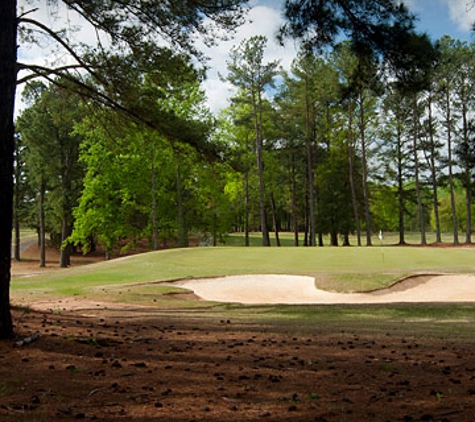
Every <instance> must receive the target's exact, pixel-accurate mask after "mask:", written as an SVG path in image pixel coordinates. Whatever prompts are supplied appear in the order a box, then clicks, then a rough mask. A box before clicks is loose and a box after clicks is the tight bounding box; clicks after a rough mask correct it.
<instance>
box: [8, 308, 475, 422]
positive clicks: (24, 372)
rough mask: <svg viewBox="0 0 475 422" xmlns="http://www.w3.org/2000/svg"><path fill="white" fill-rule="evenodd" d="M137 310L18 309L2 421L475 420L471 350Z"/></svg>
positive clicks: (440, 342) (462, 345) (463, 344)
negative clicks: (16, 335) (32, 338)
mask: <svg viewBox="0 0 475 422" xmlns="http://www.w3.org/2000/svg"><path fill="white" fill-rule="evenodd" d="M143 311H144V310H142V312H140V313H139V312H135V311H133V310H131V311H117V310H116V311H110V310H109V311H106V312H102V311H100V310H97V309H94V311H93V313H94V314H95V316H89V317H87V316H84V313H85V311H82V313H81V314H80V313H78V312H79V311H62V312H61V314H56V313H42V312H34V311H29V312H26V313H25V312H22V311H21V310H16V311H15V312H14V316H15V321H16V327H17V332H18V333H19V334H20V337H22V338H23V337H28V336H30V335H31V334H34V333H35V332H37V331H38V332H39V333H40V334H41V336H40V337H39V338H38V339H37V340H35V341H33V342H32V343H30V344H27V345H24V346H21V347H20V346H16V345H15V343H14V342H13V341H7V342H0V420H1V421H4V422H10V421H11V422H13V421H15V422H16V421H61V420H77V419H83V420H84V419H85V420H98V421H120V420H124V421H192V420H194V421H223V420H228V421H240V420H272V421H320V422H322V421H471V420H473V408H474V407H475V356H474V354H475V353H474V351H473V347H472V344H470V343H468V342H467V341H457V342H453V341H445V340H444V339H427V338H419V339H417V338H411V337H407V336H404V337H401V336H400V335H395V334H394V333H391V332H387V333H384V334H381V335H376V336H374V335H372V336H367V335H360V334H359V333H358V332H332V333H330V332H328V330H326V329H324V330H319V328H318V327H315V328H310V327H308V326H307V327H303V328H302V330H299V329H298V327H297V328H296V327H292V326H290V325H287V326H285V325H284V326H282V325H280V324H279V323H277V322H276V323H275V324H265V325H255V324H252V321H251V320H249V321H246V320H240V321H234V320H217V319H216V320H214V319H213V318H210V317H207V318H197V317H195V318H194V317H191V316H190V315H189V314H188V315H187V316H183V317H177V316H174V317H173V316H172V314H170V315H167V314H154V313H153V312H150V313H148V314H147V313H146V312H143ZM90 313H91V312H90Z"/></svg>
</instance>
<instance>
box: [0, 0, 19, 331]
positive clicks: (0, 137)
mask: <svg viewBox="0 0 475 422" xmlns="http://www.w3.org/2000/svg"><path fill="white" fill-rule="evenodd" d="M0 16H1V17H2V24H1V25H0V63H1V65H0V204H1V206H0V339H6V338H11V337H13V321H12V315H11V311H10V277H11V276H10V269H11V260H12V255H11V253H12V250H11V249H12V223H13V151H14V128H13V113H14V109H15V89H16V54H17V53H16V52H17V41H16V33H17V21H16V0H2V1H1V2H0Z"/></svg>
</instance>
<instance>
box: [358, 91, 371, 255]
mask: <svg viewBox="0 0 475 422" xmlns="http://www.w3.org/2000/svg"><path fill="white" fill-rule="evenodd" d="M364 113H365V108H364V96H363V94H360V116H359V117H360V118H359V126H360V139H361V166H362V182H363V202H364V218H365V225H366V246H371V245H372V241H371V213H370V206H369V187H368V159H367V153H366V136H365V127H366V124H365V114H364Z"/></svg>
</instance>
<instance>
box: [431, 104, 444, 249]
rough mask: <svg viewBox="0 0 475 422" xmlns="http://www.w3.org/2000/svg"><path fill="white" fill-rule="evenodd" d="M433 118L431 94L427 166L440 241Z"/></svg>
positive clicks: (437, 238) (436, 234)
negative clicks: (429, 173)
mask: <svg viewBox="0 0 475 422" xmlns="http://www.w3.org/2000/svg"><path fill="white" fill-rule="evenodd" d="M434 133H435V130H434V120H433V115H432V96H431V97H430V98H429V139H430V159H429V167H430V172H431V181H432V201H433V202H432V203H433V207H434V218H435V241H436V242H437V243H442V234H441V231H440V218H439V195H438V182H437V171H436V170H437V169H436V163H435V154H436V150H435V141H434Z"/></svg>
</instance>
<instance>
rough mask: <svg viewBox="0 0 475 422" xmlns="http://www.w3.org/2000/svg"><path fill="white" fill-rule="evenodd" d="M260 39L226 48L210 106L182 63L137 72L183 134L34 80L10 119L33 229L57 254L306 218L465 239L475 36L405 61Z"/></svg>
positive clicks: (318, 238)
mask: <svg viewBox="0 0 475 422" xmlns="http://www.w3.org/2000/svg"><path fill="white" fill-rule="evenodd" d="M424 41H427V40H424ZM266 42H267V40H266V39H265V38H264V37H260V36H259V37H253V38H250V39H248V40H246V41H244V42H243V43H242V44H241V45H239V46H236V47H235V49H233V50H232V52H231V54H230V57H229V61H228V70H229V73H228V76H227V79H228V80H229V81H231V82H232V83H233V84H234V85H235V86H236V87H237V94H236V95H235V96H234V97H233V98H232V99H231V105H230V106H229V107H228V108H227V109H226V110H223V112H222V113H221V115H220V116H218V118H217V119H216V118H214V117H213V116H211V114H210V113H209V111H208V110H206V107H205V106H204V102H205V97H204V94H203V92H202V91H201V90H200V85H199V77H198V75H197V74H195V73H194V72H193V71H192V70H191V69H190V68H187V67H186V66H185V67H183V70H182V73H181V74H178V73H175V74H174V75H173V76H172V75H171V74H170V75H169V77H168V78H167V83H168V86H167V89H166V90H165V89H164V88H163V87H162V86H160V85H159V84H157V82H156V79H155V77H154V75H153V74H152V73H149V74H147V77H146V78H145V79H142V80H141V81H140V82H139V83H137V84H136V85H135V87H134V90H133V94H131V96H132V97H141V101H143V102H145V103H146V104H147V110H148V111H147V112H148V113H150V114H153V110H154V109H155V110H156V113H157V114H160V113H164V112H167V113H173V115H174V116H176V117H177V118H179V119H184V120H180V121H181V122H183V121H186V122H187V125H184V124H183V123H182V124H180V125H177V127H176V128H174V129H173V130H174V133H177V134H180V133H182V134H181V135H179V136H182V139H183V141H176V139H175V140H173V141H172V140H171V139H170V138H169V137H167V136H166V134H164V133H163V131H161V130H157V129H156V128H153V127H150V126H147V125H146V124H140V123H137V122H134V121H129V120H126V119H125V120H124V119H123V118H121V114H117V112H116V111H114V110H110V109H109V108H108V107H104V106H103V107H99V106H98V105H97V103H94V102H91V101H88V100H87V99H85V98H84V97H81V96H80V95H71V94H69V93H68V92H69V91H68V90H67V86H66V85H67V83H66V82H64V85H65V86H62V83H61V82H59V83H58V81H56V83H54V84H43V83H36V82H35V83H31V84H29V85H28V86H27V89H26V90H25V91H24V98H25V101H26V102H27V103H28V104H29V107H28V108H27V109H26V110H25V111H24V112H23V113H22V115H21V116H20V117H19V119H18V122H17V129H18V132H17V133H18V134H17V141H18V142H17V150H16V172H15V175H16V182H17V183H16V185H15V186H16V202H15V204H16V206H15V217H16V219H15V221H16V227H19V226H20V224H22V225H28V226H29V227H33V228H35V229H37V230H38V233H39V240H40V244H41V245H43V246H44V244H45V238H46V234H47V233H48V234H49V238H50V239H51V241H52V242H53V243H54V244H56V246H58V247H61V251H62V254H61V260H60V264H61V266H67V265H68V260H69V254H70V252H71V250H72V248H74V247H77V246H78V245H79V246H81V247H82V248H83V249H85V250H89V249H90V248H94V247H95V246H96V245H97V244H99V245H101V246H102V247H103V248H104V250H105V251H106V253H107V254H108V256H109V255H110V253H111V251H112V250H114V249H116V248H117V247H118V246H119V245H120V246H121V247H122V248H123V250H125V249H127V248H130V247H133V246H134V245H135V244H136V242H137V241H139V240H143V239H148V242H149V244H150V247H151V248H153V249H158V248H160V247H167V246H169V245H175V246H186V245H188V244H189V236H190V235H193V236H194V237H196V236H198V237H200V236H209V237H210V238H212V239H213V241H214V242H217V241H218V240H219V239H220V238H223V236H225V235H226V234H227V233H229V232H231V231H242V232H244V233H245V239H246V240H245V242H246V244H249V233H250V232H251V231H262V232H263V244H264V245H270V235H269V233H270V232H274V235H275V237H276V243H277V244H279V232H281V231H291V232H294V234H295V236H294V244H295V245H296V246H297V245H299V242H301V240H300V237H299V233H304V240H303V244H304V245H307V246H314V245H323V237H324V236H326V235H329V238H330V242H331V244H332V245H338V244H339V243H340V242H341V243H342V244H344V245H348V244H349V243H350V241H349V239H350V235H351V234H354V235H356V239H357V240H356V242H357V244H358V245H361V244H366V245H371V242H372V241H371V236H372V234H373V233H374V232H378V231H380V230H382V231H398V232H399V243H400V244H404V243H405V231H406V230H410V231H419V232H420V233H421V243H422V244H425V243H427V239H426V235H425V233H426V231H427V230H431V231H434V232H435V233H436V240H437V241H438V242H441V234H442V232H452V233H453V242H454V243H456V244H457V243H460V242H465V243H470V242H471V231H472V221H473V216H472V202H473V201H472V194H473V184H474V183H473V182H474V181H473V169H474V160H475V151H474V143H473V129H472V123H471V116H472V110H473V106H474V99H475V95H474V88H473V86H474V77H475V66H474V64H473V63H472V62H473V60H474V59H473V57H475V51H474V45H472V44H468V43H465V42H460V41H457V40H453V39H451V38H449V37H444V38H442V39H440V40H439V41H438V42H437V43H436V44H435V45H433V44H431V43H427V44H425V54H426V56H425V60H426V62H425V63H422V64H421V62H419V63H418V66H419V67H418V68H415V69H410V68H408V69H406V71H405V72H404V73H402V74H398V73H397V72H396V71H394V70H393V68H392V67H391V66H390V65H388V63H387V62H385V61H384V60H381V57H379V56H378V55H376V54H374V55H367V56H364V57H362V56H359V55H357V54H355V53H354V51H353V50H352V48H351V45H350V44H349V43H348V42H344V43H342V44H340V45H338V46H337V47H336V48H335V49H333V50H331V51H326V52H323V53H316V52H315V51H314V50H312V49H308V48H302V50H301V51H300V53H299V55H298V57H296V58H295V60H294V62H293V65H292V69H291V71H290V72H288V73H287V72H282V71H281V70H280V69H279V64H278V63H277V62H270V63H265V62H264V61H263V56H264V52H265V48H266ZM419 42H420V40H419ZM427 46H429V48H427ZM418 48H419V47H418ZM411 72H412V73H411ZM132 100H133V98H132V99H131V100H130V101H132ZM190 132H193V136H194V139H195V141H194V142H195V144H196V145H197V146H198V147H195V148H192V147H190V145H189V142H187V139H188V138H187V136H188V134H189V133H190ZM190 139H191V138H190ZM459 231H462V232H464V233H465V236H464V239H459ZM42 250H44V248H42ZM41 257H42V258H41V264H42V265H44V252H43V253H42V255H41Z"/></svg>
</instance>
